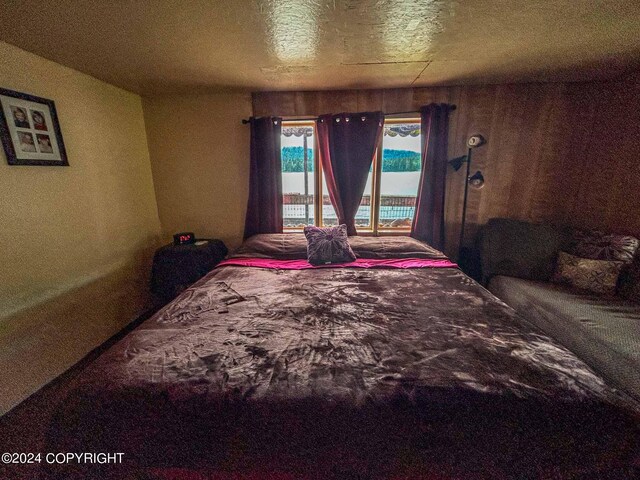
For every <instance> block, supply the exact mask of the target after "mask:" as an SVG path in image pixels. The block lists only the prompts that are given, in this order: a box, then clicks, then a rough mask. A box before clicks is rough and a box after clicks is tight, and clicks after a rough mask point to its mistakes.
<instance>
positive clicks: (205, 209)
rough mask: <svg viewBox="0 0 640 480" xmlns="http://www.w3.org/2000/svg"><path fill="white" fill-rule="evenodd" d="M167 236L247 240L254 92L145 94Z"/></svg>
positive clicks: (234, 242)
mask: <svg viewBox="0 0 640 480" xmlns="http://www.w3.org/2000/svg"><path fill="white" fill-rule="evenodd" d="M143 107H144V117H145V123H146V127H147V139H148V143H149V152H150V154H151V167H152V170H153V181H154V185H155V190H156V200H157V202H158V213H159V215H160V222H161V224H162V231H163V234H164V237H165V239H167V240H169V239H170V237H171V235H172V234H173V233H176V232H180V231H193V232H195V234H196V236H197V237H200V238H219V239H221V240H223V241H224V242H225V243H226V244H227V246H228V247H230V248H231V247H234V246H237V245H238V244H239V243H240V241H241V240H242V234H243V230H244V215H245V211H246V207H247V196H248V188H249V127H248V126H247V125H243V124H242V123H241V120H242V119H243V118H246V117H249V116H250V115H251V96H250V95H249V94H233V93H230V94H204V95H171V96H160V97H153V98H143Z"/></svg>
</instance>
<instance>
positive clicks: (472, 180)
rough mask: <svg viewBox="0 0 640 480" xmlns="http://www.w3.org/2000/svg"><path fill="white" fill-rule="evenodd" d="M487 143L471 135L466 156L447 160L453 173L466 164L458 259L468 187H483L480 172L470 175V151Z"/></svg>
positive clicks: (465, 216)
mask: <svg viewBox="0 0 640 480" xmlns="http://www.w3.org/2000/svg"><path fill="white" fill-rule="evenodd" d="M485 143H487V141H486V140H485V138H484V137H483V136H482V135H480V134H476V135H471V136H470V137H469V139H468V140H467V147H468V149H467V154H466V155H462V156H461V157H456V158H454V159H452V160H449V165H451V167H452V168H453V170H454V171H456V172H457V171H458V170H460V169H461V168H462V165H463V164H464V163H466V164H467V174H466V175H465V182H464V201H463V203H462V222H461V225H460V240H459V242H458V257H460V250H461V249H462V244H463V242H464V227H465V222H466V220H467V197H468V194H469V185H471V186H472V187H474V188H477V189H480V188H482V187H484V176H483V175H482V172H481V171H480V170H478V171H477V172H476V173H474V174H473V175H471V151H472V149H474V148H477V147H480V146H482V145H484V144H485Z"/></svg>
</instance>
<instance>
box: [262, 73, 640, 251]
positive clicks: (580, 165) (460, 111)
mask: <svg viewBox="0 0 640 480" xmlns="http://www.w3.org/2000/svg"><path fill="white" fill-rule="evenodd" d="M638 85H639V82H638V77H637V76H634V77H630V78H628V79H626V80H623V81H617V82H598V83H546V84H545V83H532V84H505V85H486V86H453V87H437V88H407V89H388V90H347V91H316V92H259V93H254V94H253V112H254V115H256V116H261V115H279V116H285V117H305V116H316V115H319V114H322V113H332V112H333V113H337V112H343V111H347V112H357V111H367V110H382V111H384V112H398V111H410V110H416V109H418V108H419V107H420V106H421V105H425V104H428V103H431V102H448V103H452V104H455V105H457V109H456V110H455V111H454V112H452V113H451V117H450V122H451V123H450V130H449V156H450V158H453V157H455V156H459V155H463V154H464V153H465V152H466V140H467V138H468V137H469V136H470V135H473V134H475V133H480V134H482V135H483V136H484V137H485V138H486V139H487V144H486V145H484V146H482V147H480V148H477V149H475V150H474V151H473V164H472V173H473V172H475V171H476V170H481V171H482V173H483V175H484V177H485V180H486V183H485V187H484V188H482V189H480V190H475V189H470V190H469V201H468V202H469V203H468V210H467V230H466V234H465V237H466V239H467V240H466V241H465V244H470V243H472V241H473V238H474V236H475V233H476V231H477V228H478V226H480V225H482V224H484V223H485V222H486V221H487V220H488V219H489V218H492V217H509V218H515V219H522V220H530V221H536V222H561V223H569V224H573V225H576V226H581V227H601V228H606V229H607V230H611V231H621V232H630V233H635V234H636V235H639V236H640V213H639V212H638V207H637V205H638V198H637V197H638V192H639V191H640V174H639V173H640V170H639V165H640V162H638V159H637V154H636V152H637V151H638V141H639V140H638V139H639V138H640V132H639V128H640V127H639V125H640V122H639V117H638V115H640V113H639V112H640V95H638V93H639V92H638V88H639V87H638ZM603 117H605V118H603ZM463 189H464V169H461V170H460V171H458V172H454V171H453V170H449V172H448V177H447V199H446V232H447V243H446V248H445V250H446V252H447V253H448V254H450V255H453V256H455V252H457V249H458V245H457V243H458V236H459V232H460V220H461V212H462V198H463V191H464V190H463ZM634 196H635V199H634ZM634 202H635V204H636V205H633V203H634Z"/></svg>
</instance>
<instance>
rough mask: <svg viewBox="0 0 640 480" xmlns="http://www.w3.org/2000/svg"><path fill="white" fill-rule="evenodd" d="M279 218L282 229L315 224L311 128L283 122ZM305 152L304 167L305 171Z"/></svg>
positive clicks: (313, 135) (312, 132) (313, 137)
mask: <svg viewBox="0 0 640 480" xmlns="http://www.w3.org/2000/svg"><path fill="white" fill-rule="evenodd" d="M280 140H281V148H282V204H283V205H282V218H283V227H284V228H303V227H304V226H306V225H313V224H314V218H313V215H314V208H313V199H314V187H315V183H314V180H313V146H314V144H315V129H314V127H313V125H310V124H301V123H300V122H297V123H296V122H282V136H281V139H280ZM305 149H306V168H305Z"/></svg>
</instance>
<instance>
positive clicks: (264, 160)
mask: <svg viewBox="0 0 640 480" xmlns="http://www.w3.org/2000/svg"><path fill="white" fill-rule="evenodd" d="M250 128H251V159H250V161H251V166H250V172H249V202H248V203H247V216H246V218H245V222H244V238H247V237H250V236H251V235H255V234H256V233H282V161H281V158H280V157H281V151H280V133H281V132H282V119H281V118H278V117H261V118H252V119H251V120H250Z"/></svg>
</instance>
